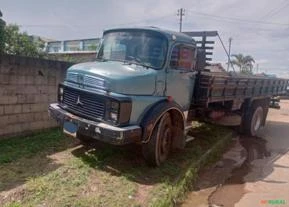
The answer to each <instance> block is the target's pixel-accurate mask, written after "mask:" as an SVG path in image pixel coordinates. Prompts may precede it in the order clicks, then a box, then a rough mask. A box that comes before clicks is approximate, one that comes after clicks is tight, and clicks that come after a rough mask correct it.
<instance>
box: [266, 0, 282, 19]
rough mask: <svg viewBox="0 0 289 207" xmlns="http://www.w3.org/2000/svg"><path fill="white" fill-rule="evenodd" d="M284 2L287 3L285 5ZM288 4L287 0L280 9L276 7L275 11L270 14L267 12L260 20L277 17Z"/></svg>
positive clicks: (272, 10)
mask: <svg viewBox="0 0 289 207" xmlns="http://www.w3.org/2000/svg"><path fill="white" fill-rule="evenodd" d="M284 2H285V4H283V3H284ZM287 3H288V2H287V0H284V1H282V2H281V5H280V6H279V7H275V8H273V9H271V10H270V11H269V12H267V13H266V14H265V15H263V16H262V17H261V18H260V19H265V18H268V17H272V16H274V15H276V14H277V13H278V12H280V11H281V10H282V9H283V8H285V7H286V4H287ZM284 6H285V7H284ZM287 6H288V5H287Z"/></svg>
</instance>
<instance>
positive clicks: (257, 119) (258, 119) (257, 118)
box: [252, 107, 263, 134]
mask: <svg viewBox="0 0 289 207" xmlns="http://www.w3.org/2000/svg"><path fill="white" fill-rule="evenodd" d="M262 118H263V109H262V108H261V107H258V108H257V109H256V110H255V112H254V115H253V120H252V125H253V126H252V129H253V131H254V133H253V134H256V132H257V131H258V130H259V128H260V126H261V123H262Z"/></svg>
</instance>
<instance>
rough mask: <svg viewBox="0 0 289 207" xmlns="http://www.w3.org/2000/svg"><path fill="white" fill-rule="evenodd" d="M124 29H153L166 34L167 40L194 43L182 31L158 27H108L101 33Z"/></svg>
mask: <svg viewBox="0 0 289 207" xmlns="http://www.w3.org/2000/svg"><path fill="white" fill-rule="evenodd" d="M126 30H135V31H154V32H159V33H161V34H163V35H164V36H166V37H167V38H168V40H176V41H180V42H184V43H190V44H192V43H193V44H196V42H195V40H194V39H193V38H192V37H191V36H189V35H186V34H184V33H181V32H175V31H171V30H165V29H161V28H158V27H123V28H114V29H108V30H105V31H104V32H103V34H106V33H109V32H114V31H126Z"/></svg>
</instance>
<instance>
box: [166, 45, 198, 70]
mask: <svg viewBox="0 0 289 207" xmlns="http://www.w3.org/2000/svg"><path fill="white" fill-rule="evenodd" d="M195 54H196V53H195V48H193V47H189V46H186V45H176V46H175V47H174V48H173V50H172V54H171V60H170V68H171V69H175V70H186V71H191V70H194V69H195Z"/></svg>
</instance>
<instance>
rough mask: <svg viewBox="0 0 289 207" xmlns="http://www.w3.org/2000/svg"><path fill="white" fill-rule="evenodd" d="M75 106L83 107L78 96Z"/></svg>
mask: <svg viewBox="0 0 289 207" xmlns="http://www.w3.org/2000/svg"><path fill="white" fill-rule="evenodd" d="M76 105H77V106H83V103H82V102H81V101H80V96H78V97H77V100H76Z"/></svg>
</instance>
